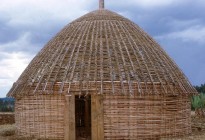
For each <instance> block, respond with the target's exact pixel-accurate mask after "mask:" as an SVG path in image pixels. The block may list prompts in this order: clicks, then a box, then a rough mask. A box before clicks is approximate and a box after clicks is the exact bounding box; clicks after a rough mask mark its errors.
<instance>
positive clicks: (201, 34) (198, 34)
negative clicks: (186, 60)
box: [156, 25, 205, 43]
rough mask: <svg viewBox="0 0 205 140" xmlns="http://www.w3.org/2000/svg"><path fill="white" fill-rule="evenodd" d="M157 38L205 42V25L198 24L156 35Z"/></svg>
mask: <svg viewBox="0 0 205 140" xmlns="http://www.w3.org/2000/svg"><path fill="white" fill-rule="evenodd" d="M156 38H157V39H165V38H166V39H179V40H182V41H184V42H193V41H194V42H195V43H205V26H201V25H197V26H192V27H189V28H187V29H184V30H181V31H176V32H171V33H169V34H166V35H161V36H158V37H156Z"/></svg>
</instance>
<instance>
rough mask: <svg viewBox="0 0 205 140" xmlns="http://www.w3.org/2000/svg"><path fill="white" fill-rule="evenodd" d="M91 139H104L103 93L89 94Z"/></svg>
mask: <svg viewBox="0 0 205 140" xmlns="http://www.w3.org/2000/svg"><path fill="white" fill-rule="evenodd" d="M91 119H92V120H91V121H92V122H91V124H92V132H91V133H92V140H104V117H103V95H99V94H96V95H91Z"/></svg>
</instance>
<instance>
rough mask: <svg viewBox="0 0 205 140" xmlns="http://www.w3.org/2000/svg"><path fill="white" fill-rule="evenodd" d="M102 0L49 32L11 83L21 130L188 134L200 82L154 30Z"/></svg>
mask: <svg viewBox="0 0 205 140" xmlns="http://www.w3.org/2000/svg"><path fill="white" fill-rule="evenodd" d="M100 1H101V0H100ZM101 2H102V3H101ZM101 2H100V9H99V10H96V11H93V12H91V13H88V14H86V15H84V16H82V17H80V18H79V19H77V20H75V21H73V22H71V23H70V24H68V25H67V26H66V27H65V28H64V29H62V30H61V31H60V32H59V33H58V34H57V35H56V36H55V37H54V38H53V39H51V40H50V41H49V42H48V43H47V45H46V46H45V47H44V48H43V49H42V50H41V51H40V52H39V53H38V54H37V55H36V57H35V58H34V59H33V60H32V61H31V63H30V64H29V65H28V67H27V68H26V69H25V71H24V72H23V73H22V75H21V76H20V78H19V79H18V80H17V82H15V83H14V85H13V87H12V88H11V90H10V91H9V93H8V96H11V97H14V98H15V99H16V106H15V119H16V132H17V134H18V135H20V136H21V135H22V136H33V137H36V138H51V139H65V140H75V139H77V138H79V137H86V138H88V139H90V138H92V140H103V139H111V140H122V139H129V140H130V139H158V138H160V137H171V136H178V135H185V134H189V133H190V132H191V122H190V121H191V118H190V112H191V110H190V109H191V107H190V100H189V96H190V95H192V94H194V93H196V91H195V89H194V88H193V87H192V85H191V84H190V82H189V81H188V80H187V78H186V77H185V75H184V74H183V72H182V71H181V70H180V69H179V68H178V66H177V65H176V64H175V63H174V62H173V60H172V59H171V58H170V57H169V56H168V55H167V54H166V52H165V51H164V50H163V49H162V48H161V47H160V46H159V44H157V43H156V41H154V40H153V38H151V37H150V36H149V35H148V34H147V33H145V32H144V31H143V30H142V29H141V28H140V27H138V26H137V25H136V24H134V23H133V22H131V21H130V20H128V19H126V18H124V17H122V16H120V15H118V14H116V13H114V12H111V11H108V10H105V9H104V4H103V1H101Z"/></svg>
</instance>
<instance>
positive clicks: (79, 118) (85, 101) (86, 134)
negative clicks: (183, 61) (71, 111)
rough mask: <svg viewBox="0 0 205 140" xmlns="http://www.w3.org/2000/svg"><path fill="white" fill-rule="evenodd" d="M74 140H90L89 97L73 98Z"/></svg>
mask: <svg viewBox="0 0 205 140" xmlns="http://www.w3.org/2000/svg"><path fill="white" fill-rule="evenodd" d="M75 127H76V140H91V96H89V95H87V96H83V95H82V96H75Z"/></svg>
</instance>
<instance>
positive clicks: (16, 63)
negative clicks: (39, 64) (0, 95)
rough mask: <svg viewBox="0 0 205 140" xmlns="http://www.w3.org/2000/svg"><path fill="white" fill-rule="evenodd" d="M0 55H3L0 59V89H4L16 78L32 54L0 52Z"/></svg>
mask: <svg viewBox="0 0 205 140" xmlns="http://www.w3.org/2000/svg"><path fill="white" fill-rule="evenodd" d="M0 56H2V57H3V58H2V59H0V89H1V90H2V89H4V90H5V89H8V87H11V86H12V84H13V82H15V81H16V80H17V78H18V77H19V75H20V74H21V73H22V72H23V70H24V69H25V68H26V66H27V65H28V63H29V62H30V61H31V59H32V57H33V56H32V55H31V54H26V53H24V52H12V53H7V52H0ZM5 94H6V93H4V95H5Z"/></svg>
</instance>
